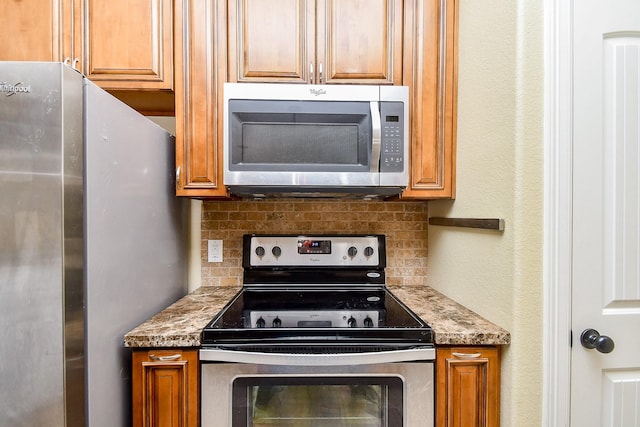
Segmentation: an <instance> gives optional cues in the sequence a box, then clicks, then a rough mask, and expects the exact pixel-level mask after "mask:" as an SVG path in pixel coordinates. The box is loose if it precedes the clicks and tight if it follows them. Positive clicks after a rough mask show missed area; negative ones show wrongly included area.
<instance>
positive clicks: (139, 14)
mask: <svg viewBox="0 0 640 427" xmlns="http://www.w3.org/2000/svg"><path fill="white" fill-rule="evenodd" d="M86 4H87V11H86V16H87V19H86V23H87V27H86V29H85V65H84V70H85V74H86V75H87V77H89V78H90V79H91V80H92V81H94V82H96V83H97V84H98V85H100V86H101V87H103V88H105V89H165V90H171V89H173V5H172V0H86Z"/></svg>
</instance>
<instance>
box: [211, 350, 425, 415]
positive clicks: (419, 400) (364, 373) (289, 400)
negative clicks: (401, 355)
mask: <svg viewBox="0 0 640 427" xmlns="http://www.w3.org/2000/svg"><path fill="white" fill-rule="evenodd" d="M206 351H210V350H201V354H202V352H205V356H204V357H202V356H201V374H202V375H201V416H202V427H228V426H231V427H265V426H279V427H284V426H296V427H300V426H314V427H324V426H327V427H329V426H330V427H351V426H353V427H355V426H359V427H361V426H364V427H374V426H375V427H397V426H405V427H409V426H418V425H419V426H424V427H432V426H433V425H434V419H435V417H434V372H433V371H434V368H433V358H427V359H429V360H412V361H403V362H380V363H376V362H373V360H371V359H369V355H373V353H371V354H360V356H362V360H363V362H364V363H362V364H359V363H355V359H349V358H347V359H343V356H345V355H342V354H340V355H336V354H327V355H313V357H312V359H311V358H309V359H305V358H304V357H302V358H301V356H305V355H295V354H292V355H282V354H279V355H278V359H277V360H279V362H278V363H277V364H270V362H274V361H275V360H276V359H273V358H270V357H269V356H272V355H271V354H263V356H266V357H265V360H266V363H264V364H263V363H232V362H228V361H221V362H216V361H213V360H211V359H215V357H214V356H213V354H209V355H207V353H206ZM236 353H243V352H236ZM348 356H356V358H357V355H352V354H349V355H348ZM283 357H284V358H289V362H291V363H280V361H282V360H283V359H282V358H283ZM224 358H225V359H226V357H224ZM387 358H388V357H387ZM207 359H208V360H207ZM301 360H302V361H301ZM312 360H313V362H311V361H312ZM323 360H324V361H326V363H325V362H323ZM337 361H342V363H343V364H338V362H337ZM369 362H372V363H369Z"/></svg>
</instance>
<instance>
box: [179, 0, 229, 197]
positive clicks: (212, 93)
mask: <svg viewBox="0 0 640 427" xmlns="http://www.w3.org/2000/svg"><path fill="white" fill-rule="evenodd" d="M226 18H227V8H226V1H222V0H176V57H177V58H180V60H179V61H176V91H175V92H176V194H177V195H178V196H190V197H226V196H227V190H226V188H225V187H224V185H223V184H222V149H223V148H222V120H223V119H222V115H223V108H222V87H223V85H224V82H225V80H226V78H227V73H226V52H227V49H226V45H227V37H226V34H227V32H226V29H227V25H226Z"/></svg>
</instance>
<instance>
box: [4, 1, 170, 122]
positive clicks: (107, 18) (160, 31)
mask: <svg viewBox="0 0 640 427" xmlns="http://www.w3.org/2000/svg"><path fill="white" fill-rule="evenodd" d="M0 17H1V18H0V24H2V25H0V36H1V37H2V39H3V40H10V41H11V42H10V43H2V45H0V60H3V61H54V62H58V61H59V62H62V61H65V62H67V63H68V64H69V65H72V66H73V67H74V68H76V69H78V70H79V71H81V72H83V73H84V74H85V75H86V76H87V77H88V78H89V79H91V80H92V81H93V82H95V83H96V84H98V85H99V86H101V87H102V88H104V89H106V90H109V91H110V92H112V93H113V94H114V95H116V96H117V97H118V98H120V99H122V100H123V101H124V102H126V103H128V104H129V105H131V106H132V107H134V108H136V109H138V110H140V111H142V112H144V113H146V114H173V108H174V106H173V104H174V99H173V92H172V91H173V83H174V76H173V61H174V58H173V1H172V0H52V1H45V2H43V1H41V0H6V1H2V2H0Z"/></svg>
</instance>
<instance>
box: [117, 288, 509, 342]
mask: <svg viewBox="0 0 640 427" xmlns="http://www.w3.org/2000/svg"><path fill="white" fill-rule="evenodd" d="M389 290H390V291H391V292H392V293H393V294H394V295H395V296H396V297H398V299H400V301H402V302H403V303H405V304H406V305H407V306H408V307H409V308H411V309H412V310H413V311H414V312H415V313H416V314H417V315H418V316H419V317H420V318H421V319H422V320H424V321H425V322H426V323H428V324H429V325H430V326H431V327H432V328H433V331H434V332H435V342H436V344H439V345H504V344H509V343H510V342H511V334H510V333H509V332H508V331H506V330H504V329H502V328H501V327H499V326H497V325H495V324H493V323H491V322H489V321H488V320H486V319H484V318H483V317H481V316H479V315H478V314H476V313H474V312H473V311H471V310H469V309H467V308H465V307H463V306H462V305H460V304H458V303H457V302H455V301H453V300H451V299H450V298H448V297H446V296H445V295H443V294H441V293H440V292H437V291H435V290H434V289H431V288H430V287H428V286H410V287H409V286H407V287H398V286H389ZM238 291H239V288H235V287H213V286H204V287H200V288H198V289H196V290H195V291H193V292H191V293H190V294H188V295H186V296H185V297H183V298H182V299H180V300H178V301H177V302H175V303H174V304H172V305H170V306H169V307H167V308H166V309H164V310H162V311H161V312H160V313H158V314H156V315H155V316H153V317H152V318H150V319H149V320H147V321H146V322H144V323H143V324H141V325H140V326H138V327H136V328H135V329H133V330H131V331H130V332H128V333H127V334H126V335H125V336H124V345H125V347H142V348H150V347H199V346H200V333H201V331H202V328H204V327H205V326H206V325H207V323H209V321H210V320H211V319H213V317H214V316H215V315H216V314H217V313H218V312H219V311H220V310H221V309H222V308H223V307H224V306H225V304H227V303H228V302H229V301H230V300H231V299H232V298H233V296H234V295H235V294H236V293H237V292H238Z"/></svg>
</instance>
